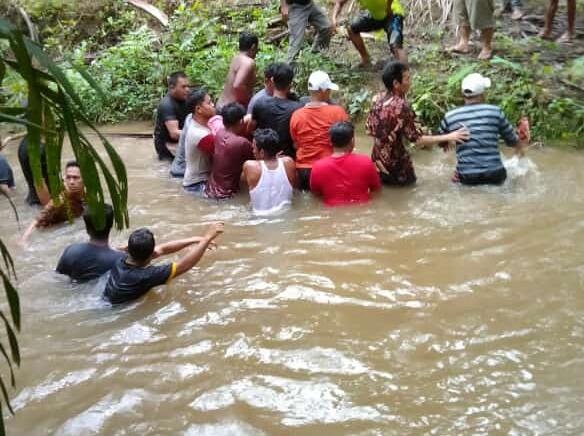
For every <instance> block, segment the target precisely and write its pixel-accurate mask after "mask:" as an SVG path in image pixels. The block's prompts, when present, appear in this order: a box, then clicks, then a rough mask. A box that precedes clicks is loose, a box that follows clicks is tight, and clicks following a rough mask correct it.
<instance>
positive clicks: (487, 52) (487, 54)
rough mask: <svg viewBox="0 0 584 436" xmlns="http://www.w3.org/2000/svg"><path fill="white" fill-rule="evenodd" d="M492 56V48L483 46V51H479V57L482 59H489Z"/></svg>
mask: <svg viewBox="0 0 584 436" xmlns="http://www.w3.org/2000/svg"><path fill="white" fill-rule="evenodd" d="M491 57H493V50H492V49H490V48H483V49H482V50H481V52H480V53H479V57H478V58H479V59H480V60H487V59H491Z"/></svg>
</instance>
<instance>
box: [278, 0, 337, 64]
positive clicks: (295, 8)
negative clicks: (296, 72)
mask: <svg viewBox="0 0 584 436" xmlns="http://www.w3.org/2000/svg"><path fill="white" fill-rule="evenodd" d="M280 10H281V12H282V18H283V20H284V21H287V22H288V33H289V35H290V41H289V44H288V56H287V58H286V60H287V62H289V63H291V62H292V61H293V60H294V58H295V57H296V55H297V54H298V52H299V51H300V50H301V49H302V44H303V43H304V33H305V31H306V26H307V25H308V24H311V25H312V26H314V27H315V29H316V38H315V39H314V44H313V46H312V49H313V50H322V49H325V48H327V47H328V45H329V42H330V39H331V33H332V25H331V22H330V21H329V19H328V17H327V16H326V14H325V13H324V12H323V10H322V9H321V8H319V7H317V6H316V5H315V4H314V2H313V1H312V0H280Z"/></svg>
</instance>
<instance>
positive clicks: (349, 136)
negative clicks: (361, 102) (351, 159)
mask: <svg viewBox="0 0 584 436" xmlns="http://www.w3.org/2000/svg"><path fill="white" fill-rule="evenodd" d="M329 136H330V138H331V143H332V144H333V147H334V148H335V149H336V150H339V151H341V150H346V151H352V150H353V148H354V147H355V128H354V127H353V123H351V122H349V121H339V122H337V123H334V124H333V125H332V126H331V128H330V129H329Z"/></svg>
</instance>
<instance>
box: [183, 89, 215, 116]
mask: <svg viewBox="0 0 584 436" xmlns="http://www.w3.org/2000/svg"><path fill="white" fill-rule="evenodd" d="M186 107H187V110H188V111H190V112H191V113H192V114H193V118H198V119H201V120H203V121H205V120H206V121H208V120H209V119H210V118H211V117H214V116H215V105H214V104H213V101H211V97H210V96H209V93H208V92H207V90H206V89H205V88H195V89H193V90H192V91H191V93H190V94H189V97H188V98H187V102H186Z"/></svg>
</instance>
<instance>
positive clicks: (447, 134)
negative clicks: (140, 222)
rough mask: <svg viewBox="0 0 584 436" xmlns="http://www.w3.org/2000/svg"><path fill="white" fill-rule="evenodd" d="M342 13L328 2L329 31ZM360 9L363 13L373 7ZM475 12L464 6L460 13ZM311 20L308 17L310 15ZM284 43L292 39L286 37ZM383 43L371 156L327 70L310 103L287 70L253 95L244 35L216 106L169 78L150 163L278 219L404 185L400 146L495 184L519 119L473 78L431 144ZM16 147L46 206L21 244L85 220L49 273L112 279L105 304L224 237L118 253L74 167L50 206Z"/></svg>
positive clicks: (459, 175) (149, 244)
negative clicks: (311, 204)
mask: <svg viewBox="0 0 584 436" xmlns="http://www.w3.org/2000/svg"><path fill="white" fill-rule="evenodd" d="M282 1H283V2H284V0H282ZM382 2H383V3H384V4H385V5H386V6H387V9H386V11H387V13H388V14H390V15H391V16H392V17H393V18H392V19H391V20H390V21H389V22H387V23H385V24H386V25H387V26H386V27H383V28H385V29H386V30H387V31H388V35H389V33H392V32H394V31H397V30H396V29H397V28H400V26H401V25H402V21H401V20H397V21H400V22H399V23H397V22H396V20H395V17H396V16H398V17H399V16H400V13H401V14H403V8H402V7H401V5H400V4H399V2H396V1H395V0H394V1H393V2H392V1H391V0H383V1H382ZM344 3H345V2H344V1H342V0H339V1H338V2H337V6H336V8H335V11H334V16H333V18H334V19H333V23H335V25H336V23H337V21H336V20H337V17H338V13H339V11H340V9H341V8H342V6H343V4H344ZM361 3H362V4H363V5H364V6H365V7H368V6H367V5H369V6H371V5H375V4H376V2H375V1H369V2H367V1H362V2H361ZM473 3H474V2H473V1H471V0H467V1H466V3H465V4H467V6H468V5H471V4H473ZM282 6H283V7H282V12H283V13H285V14H288V15H289V20H290V22H292V21H295V20H298V18H297V17H295V14H296V13H300V12H298V11H296V9H302V8H316V6H314V4H313V3H312V2H311V0H307V1H304V0H287V3H283V4H282ZM285 6H286V7H285ZM379 12H380V13H379V14H378V15H375V11H373V10H369V11H368V13H369V15H370V16H369V18H367V20H369V21H367V20H365V18H363V17H364V16H361V18H360V20H361V22H360V24H359V23H357V24H355V25H351V30H350V35H352V36H351V40H352V41H353V42H354V43H355V45H356V47H357V49H358V50H359V53H360V54H361V57H362V61H368V55H367V52H366V50H365V51H363V50H361V49H363V48H364V46H362V40H360V36H359V33H360V31H365V30H367V29H371V28H374V22H376V21H378V22H380V21H382V20H383V19H385V18H387V17H385V18H383V17H381V15H382V14H381V10H379ZM304 13H307V12H306V11H305V12H304ZM392 14H393V15H392ZM309 16H310V17H312V18H311V19H313V18H314V14H312V13H310V14H309ZM402 16H403V15H402ZM379 17H381V18H379ZM305 21H306V20H305ZM309 21H310V20H309ZM388 23H391V24H388ZM378 24H379V23H377V24H375V26H376V25H378ZM400 32H401V30H400ZM290 35H291V38H293V33H292V32H291V33H290ZM317 40H318V38H317ZM389 41H390V46H391V48H392V52H393V53H394V57H396V58H397V59H398V60H393V61H390V62H388V63H387V64H386V65H385V67H384V69H383V72H382V75H381V79H382V81H383V84H384V86H385V91H384V92H381V93H379V94H378V95H376V96H375V97H374V98H373V102H372V105H371V109H370V111H369V114H368V116H367V119H366V122H365V129H366V133H367V134H368V135H369V136H371V137H372V139H373V147H372V152H371V155H370V156H366V155H361V154H357V153H354V151H353V150H354V147H355V131H354V126H353V124H352V123H351V122H350V120H349V116H348V114H347V112H346V111H345V109H344V108H343V107H342V105H340V104H339V103H338V102H337V101H336V100H335V98H334V92H335V91H337V90H338V89H339V86H338V85H337V84H335V83H334V81H333V79H332V78H331V77H330V76H329V75H328V74H327V73H326V72H325V71H320V70H318V71H314V72H312V74H310V77H309V78H308V82H307V83H306V90H307V93H308V95H307V96H304V97H299V96H298V95H297V94H296V93H295V92H294V91H293V90H292V84H293V80H294V74H295V73H294V67H293V64H290V63H284V62H278V63H273V64H270V65H268V66H267V67H266V68H265V70H264V81H263V88H262V89H260V90H259V91H257V92H255V93H254V86H255V83H256V65H255V56H256V54H257V52H258V49H259V40H258V38H257V36H255V35H254V34H252V33H249V32H242V33H241V34H240V36H239V53H237V54H236V56H235V57H234V59H233V61H232V62H231V65H230V69H229V72H228V75H227V78H226V81H225V86H224V89H223V92H222V94H221V95H220V97H219V99H218V101H217V104H216V105H215V104H214V103H213V101H212V98H211V96H210V95H209V93H208V92H207V91H206V90H205V89H204V88H202V87H195V88H193V89H191V87H190V83H189V79H188V77H187V76H186V75H185V74H184V73H182V72H176V73H173V74H171V75H170V76H169V77H168V78H167V82H168V93H167V95H166V96H165V97H164V98H163V99H162V101H161V102H160V104H159V107H158V111H157V117H156V123H155V130H154V145H155V150H156V153H157V155H158V157H159V158H160V159H161V160H167V161H169V162H170V168H169V172H170V175H171V176H172V177H175V178H178V179H180V180H181V184H182V188H183V189H184V191H186V192H188V193H189V194H192V195H194V196H199V197H201V198H203V197H206V198H209V199H215V200H224V199H228V198H230V197H232V196H234V195H235V194H236V193H238V192H239V190H240V187H241V186H246V187H247V190H248V191H249V197H250V202H251V208H252V210H253V212H254V213H255V214H258V215H271V214H275V213H280V212H281V211H283V210H285V209H286V208H287V207H289V206H290V204H291V203H292V200H293V195H294V191H295V190H296V189H297V190H302V191H310V192H312V193H313V194H314V195H316V196H318V197H320V198H322V200H323V202H324V204H325V205H327V206H343V205H356V204H363V203H367V202H368V201H369V200H370V197H371V195H372V193H374V192H376V191H379V190H380V189H381V187H382V186H383V185H387V186H408V185H412V184H414V183H415V182H416V173H415V170H414V166H413V162H412V158H411V155H410V152H409V149H408V144H409V143H412V144H414V146H416V147H424V148H425V147H429V146H432V145H438V146H440V147H442V148H443V149H444V150H445V151H447V150H449V149H451V148H455V149H456V157H457V165H456V170H455V172H454V176H453V181H454V182H457V183H461V184H465V185H480V184H495V185H499V184H501V183H503V182H504V181H505V179H506V170H505V167H504V166H503V163H502V160H501V156H500V152H499V148H498V141H499V138H503V140H504V141H505V143H506V144H507V145H509V146H512V147H515V149H516V152H517V153H518V154H519V155H523V154H524V151H525V148H526V146H527V145H528V144H529V141H530V133H529V126H528V123H527V122H526V120H523V121H522V122H521V123H520V124H519V127H518V129H517V130H516V129H514V128H513V126H512V125H511V124H510V123H509V121H508V120H507V118H506V116H505V114H504V113H503V111H502V110H501V109H500V108H499V107H497V106H496V105H492V104H489V103H488V102H487V101H486V92H487V90H488V89H489V88H490V86H491V81H490V80H489V79H488V78H487V77H484V76H482V75H480V74H478V73H472V74H469V75H468V76H466V77H465V78H464V79H463V81H462V84H461V93H462V96H463V98H464V105H462V106H460V107H456V108H452V110H450V111H448V112H447V113H446V114H445V116H444V118H443V120H442V122H441V123H440V126H439V127H438V134H436V135H428V134H425V133H424V132H423V131H422V130H421V129H420V127H419V125H418V124H417V123H416V119H415V118H416V117H415V113H414V111H413V110H412V108H411V107H410V105H409V104H408V101H407V94H408V92H409V90H410V87H411V78H410V69H409V66H408V64H407V62H405V60H406V59H407V57H406V54H405V52H404V51H403V46H402V44H401V42H402V38H401V37H397V36H391V35H390V36H389ZM295 44H296V43H294V44H293V43H292V42H291V47H290V50H291V52H289V56H290V55H291V54H294V50H295V47H296V45H295ZM302 91H304V90H302ZM26 148H27V142H26V139H25V140H24V141H23V142H22V143H21V146H20V150H19V156H20V155H21V154H22V159H21V165H22V167H23V172H24V173H25V176H26V178H27V181H28V182H29V187H30V191H31V192H30V193H29V196H28V198H27V200H28V201H29V202H30V203H31V204H32V203H38V204H41V205H43V206H44V208H43V210H42V212H41V213H40V215H39V217H38V218H37V219H35V220H34V222H33V223H32V224H31V225H30V227H29V228H28V229H27V231H26V232H25V235H24V238H25V239H26V238H27V237H28V236H29V235H30V234H31V233H32V232H33V231H34V229H36V228H46V227H50V226H52V225H55V224H57V223H60V222H64V221H65V220H66V219H67V217H68V216H71V215H73V216H74V217H78V216H81V215H83V219H84V221H85V226H86V231H87V233H88V235H89V242H87V243H82V244H73V245H72V246H70V247H68V248H67V249H66V250H65V252H64V253H63V255H62V257H61V259H60V260H59V263H58V266H57V271H58V272H59V273H62V274H66V275H68V276H70V277H71V278H73V279H74V280H78V281H85V280H91V279H94V278H96V277H99V276H101V275H102V274H104V273H106V272H108V271H111V272H110V275H109V278H108V281H107V284H106V287H105V292H104V297H105V299H107V300H108V301H110V302H111V303H112V304H117V303H124V302H127V301H131V300H134V299H137V298H139V297H141V296H143V295H144V294H146V293H147V292H148V291H149V290H150V289H152V288H153V287H155V286H158V285H161V284H164V283H168V282H169V281H170V280H172V279H173V278H175V277H176V276H178V275H181V274H183V273H185V272H186V271H188V270H189V269H190V268H192V267H193V266H194V265H196V264H197V263H198V261H199V260H200V259H201V258H202V256H203V255H204V253H205V251H206V250H207V249H209V248H213V246H214V241H215V239H216V238H217V236H219V235H220V234H221V233H222V232H223V230H224V225H223V223H213V224H211V225H210V226H209V227H208V229H207V231H206V233H205V234H204V235H203V236H200V237H192V238H188V239H183V240H178V241H173V242H169V243H164V244H156V242H155V238H154V235H153V234H152V232H151V231H150V230H148V229H145V228H142V229H138V230H136V231H134V232H133V233H132V234H131V235H130V238H129V240H128V245H127V247H124V248H123V249H120V250H115V249H113V248H111V247H110V245H109V233H110V230H111V227H112V225H113V211H112V208H111V206H109V205H106V206H105V216H106V220H105V227H104V228H102V229H98V228H97V227H96V226H95V225H94V223H93V220H92V217H91V215H90V214H89V213H88V211H87V210H85V211H84V208H83V181H82V179H81V173H80V169H79V166H78V165H77V163H76V162H74V161H71V162H68V163H67V165H66V168H65V174H64V176H65V184H64V187H65V189H64V191H63V193H62V195H61V199H62V200H63V201H61V202H58V203H57V204H53V202H52V201H51V200H50V196H49V195H48V192H46V188H45V192H43V189H39V188H38V187H36V188H35V186H34V184H33V183H32V172H31V170H30V163H28V162H26V161H25V160H26V159H25V156H27V151H26ZM1 164H2V161H0V185H1V184H3V183H4V179H5V178H6V177H4V171H3V165H1ZM45 177H46V175H45ZM185 248H189V249H188V251H187V252H186V254H185V255H184V256H182V257H181V258H180V259H179V260H178V261H177V262H172V263H166V264H163V265H160V266H153V265H151V262H152V260H153V259H156V258H158V257H160V256H163V255H168V254H172V253H175V252H178V251H180V250H182V249H185Z"/></svg>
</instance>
